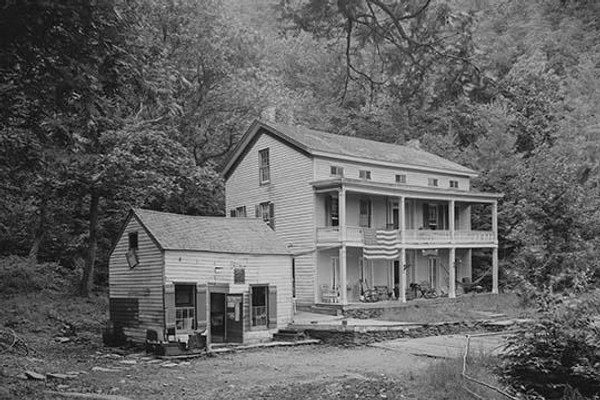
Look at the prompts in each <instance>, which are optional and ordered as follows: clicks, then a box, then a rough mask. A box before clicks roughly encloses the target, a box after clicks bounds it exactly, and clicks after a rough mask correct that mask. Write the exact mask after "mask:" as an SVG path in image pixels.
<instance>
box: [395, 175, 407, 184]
mask: <svg viewBox="0 0 600 400" xmlns="http://www.w3.org/2000/svg"><path fill="white" fill-rule="evenodd" d="M396 183H406V175H405V174H396Z"/></svg>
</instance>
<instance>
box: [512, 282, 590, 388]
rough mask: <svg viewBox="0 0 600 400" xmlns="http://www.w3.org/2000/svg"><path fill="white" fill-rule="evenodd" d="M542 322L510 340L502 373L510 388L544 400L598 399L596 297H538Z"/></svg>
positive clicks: (540, 320) (538, 321)
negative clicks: (568, 399) (571, 395)
mask: <svg viewBox="0 0 600 400" xmlns="http://www.w3.org/2000/svg"><path fill="white" fill-rule="evenodd" d="M539 307H540V313H541V316H540V317H539V318H538V319H537V320H536V322H535V324H534V325H532V326H531V327H530V328H528V329H526V330H523V331H521V332H519V333H517V334H514V335H513V336H512V337H511V338H510V339H509V342H508V346H507V352H506V354H505V355H504V356H503V359H504V360H503V364H502V367H501V369H502V373H503V375H504V376H505V378H506V379H507V380H508V381H509V382H510V383H512V384H513V385H515V386H517V387H520V388H522V389H525V390H526V391H530V392H535V393H538V394H541V395H543V396H544V398H548V399H555V398H563V395H565V393H573V391H574V392H575V393H579V395H582V396H586V397H592V396H597V395H598V393H600V368H599V367H600V324H599V319H598V318H599V315H600V297H598V293H597V292H596V293H593V294H592V295H588V296H585V297H583V298H580V297H571V298H564V297H559V296H551V295H546V296H541V297H540V298H539Z"/></svg>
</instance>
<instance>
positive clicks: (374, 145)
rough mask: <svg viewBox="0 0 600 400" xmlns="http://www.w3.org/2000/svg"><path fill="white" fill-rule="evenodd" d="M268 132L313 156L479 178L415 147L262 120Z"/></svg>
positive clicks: (454, 164) (458, 166)
mask: <svg viewBox="0 0 600 400" xmlns="http://www.w3.org/2000/svg"><path fill="white" fill-rule="evenodd" d="M260 124H261V125H262V126H263V127H264V128H266V129H267V130H275V131H276V133H279V134H280V135H282V136H283V137H282V139H284V140H285V139H288V140H290V141H291V142H292V143H293V144H295V145H296V146H299V147H301V148H302V149H304V150H305V151H307V152H308V153H310V154H314V153H315V152H320V153H330V154H332V155H340V156H350V157H359V158H366V159H369V160H373V161H376V162H377V161H379V162H387V163H394V164H402V165H409V166H416V167H425V168H435V169H444V170H450V171H453V172H458V173H464V174H467V175H476V174H477V172H475V171H474V170H472V169H470V168H467V167H464V166H462V165H460V164H457V163H455V162H452V161H450V160H447V159H445V158H442V157H439V156H436V155H435V154H431V153H428V152H426V151H423V150H419V149H416V148H413V147H408V146H401V145H397V144H390V143H383V142H377V141H374V140H367V139H361V138H357V137H353V136H343V135H336V134H332V133H327V132H321V131H316V130H312V129H307V128H303V127H296V126H287V125H282V124H279V123H274V122H264V121H261V122H260Z"/></svg>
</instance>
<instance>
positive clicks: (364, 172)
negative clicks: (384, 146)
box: [358, 169, 371, 181]
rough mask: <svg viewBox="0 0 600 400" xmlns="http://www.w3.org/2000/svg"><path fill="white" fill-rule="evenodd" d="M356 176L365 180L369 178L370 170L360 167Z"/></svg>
mask: <svg viewBox="0 0 600 400" xmlns="http://www.w3.org/2000/svg"><path fill="white" fill-rule="evenodd" d="M358 177H359V178H360V179H366V180H369V181H370V180H371V171H368V170H366V169H361V170H360V171H358Z"/></svg>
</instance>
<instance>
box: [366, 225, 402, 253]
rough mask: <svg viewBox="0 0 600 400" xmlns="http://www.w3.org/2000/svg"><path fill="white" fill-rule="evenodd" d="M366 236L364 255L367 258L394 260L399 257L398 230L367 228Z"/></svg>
mask: <svg viewBox="0 0 600 400" xmlns="http://www.w3.org/2000/svg"><path fill="white" fill-rule="evenodd" d="M364 238H365V247H364V249H363V256H364V257H365V258H366V259H385V260H393V259H396V258H398V255H399V245H400V240H399V237H398V232H397V231H386V230H379V229H365V230H364Z"/></svg>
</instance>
